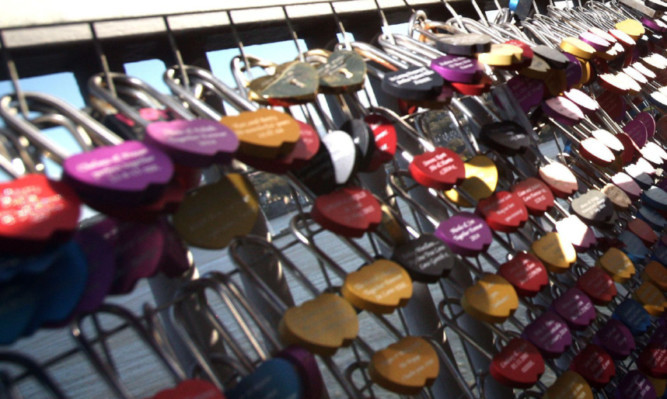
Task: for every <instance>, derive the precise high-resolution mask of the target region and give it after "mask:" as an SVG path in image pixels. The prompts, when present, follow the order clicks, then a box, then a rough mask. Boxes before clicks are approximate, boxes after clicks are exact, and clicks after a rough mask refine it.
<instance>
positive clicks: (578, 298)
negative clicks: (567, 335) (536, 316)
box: [551, 288, 597, 330]
mask: <svg viewBox="0 0 667 399" xmlns="http://www.w3.org/2000/svg"><path fill="white" fill-rule="evenodd" d="M551 307H552V309H553V310H554V311H555V312H556V313H558V315H559V316H560V317H562V318H563V320H565V321H566V322H567V324H568V325H569V326H570V328H572V329H575V330H583V329H584V328H586V327H588V326H589V325H590V324H591V322H592V321H593V320H594V319H595V316H596V314H597V313H596V311H595V306H594V305H593V302H592V301H591V299H590V298H589V297H588V296H587V295H586V294H584V292H583V291H582V290H580V289H579V288H570V289H569V290H567V291H566V292H565V293H564V294H563V295H561V296H560V297H558V298H556V299H554V301H553V303H552V304H551Z"/></svg>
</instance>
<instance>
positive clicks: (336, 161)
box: [322, 130, 360, 184]
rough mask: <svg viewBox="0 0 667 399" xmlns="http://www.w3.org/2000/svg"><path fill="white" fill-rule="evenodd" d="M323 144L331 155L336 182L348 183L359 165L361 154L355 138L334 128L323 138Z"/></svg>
mask: <svg viewBox="0 0 667 399" xmlns="http://www.w3.org/2000/svg"><path fill="white" fill-rule="evenodd" d="M322 144H323V145H324V146H325V147H326V149H327V150H328V151H329V155H330V156H331V164H332V165H333V169H334V177H335V179H336V184H345V183H347V182H348V181H349V180H350V179H351V178H352V175H353V174H354V172H355V171H356V169H357V167H358V166H359V165H358V161H359V159H360V154H359V152H358V151H359V150H358V148H357V146H356V144H355V143H354V139H353V138H352V137H351V136H350V135H349V134H347V133H345V132H343V131H341V130H334V131H332V132H329V133H328V134H327V135H326V136H324V137H323V138H322Z"/></svg>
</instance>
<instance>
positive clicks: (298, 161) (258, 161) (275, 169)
mask: <svg viewBox="0 0 667 399" xmlns="http://www.w3.org/2000/svg"><path fill="white" fill-rule="evenodd" d="M296 123H298V124H299V132H300V135H299V141H297V142H296V145H295V146H294V148H293V149H292V151H291V152H290V153H289V154H287V155H284V156H280V157H278V158H275V159H268V158H258V157H254V156H249V155H245V154H242V153H238V154H237V155H236V158H237V159H238V160H239V161H242V162H243V163H245V164H247V165H249V166H252V167H253V168H255V169H258V170H263V171H266V172H271V173H277V174H282V173H286V172H287V171H289V170H295V169H299V168H302V167H304V166H305V165H307V164H308V161H310V160H311V159H313V157H314V156H315V155H316V154H317V153H318V151H319V149H320V144H321V143H320V136H319V135H318V134H317V132H316V131H315V129H313V128H312V127H311V126H310V125H308V124H307V123H303V122H301V121H296Z"/></svg>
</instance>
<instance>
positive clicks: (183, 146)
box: [145, 119, 239, 168]
mask: <svg viewBox="0 0 667 399" xmlns="http://www.w3.org/2000/svg"><path fill="white" fill-rule="evenodd" d="M145 140H146V142H148V143H150V144H152V145H154V146H155V147H157V148H160V149H161V150H162V151H164V152H166V153H167V154H168V155H169V156H170V157H171V159H172V160H173V161H174V162H176V163H178V164H182V165H187V166H192V167H199V168H201V167H206V166H209V165H211V164H213V163H219V164H226V163H229V162H230V161H231V159H232V156H233V154H234V153H235V152H236V150H237V149H238V147H239V140H238V138H236V135H235V134H234V132H232V130H231V129H229V128H228V127H227V126H225V125H223V124H221V123H218V122H216V121H211V120H205V119H197V120H191V121H186V120H174V121H168V122H153V123H151V124H150V125H148V127H146V139H145Z"/></svg>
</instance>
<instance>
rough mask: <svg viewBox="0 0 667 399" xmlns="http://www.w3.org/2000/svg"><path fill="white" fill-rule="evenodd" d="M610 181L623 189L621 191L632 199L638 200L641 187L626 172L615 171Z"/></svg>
mask: <svg viewBox="0 0 667 399" xmlns="http://www.w3.org/2000/svg"><path fill="white" fill-rule="evenodd" d="M611 182H612V183H614V184H615V185H616V186H617V187H618V188H620V189H621V190H623V192H624V193H626V194H627V195H628V197H630V199H632V200H633V201H636V200H638V199H639V196H640V195H641V193H642V189H641V187H639V185H638V184H637V183H636V182H635V181H634V180H633V179H632V177H630V176H629V175H628V174H627V173H623V172H618V173H616V174H615V175H613V176H612V177H611Z"/></svg>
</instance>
